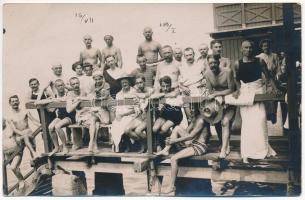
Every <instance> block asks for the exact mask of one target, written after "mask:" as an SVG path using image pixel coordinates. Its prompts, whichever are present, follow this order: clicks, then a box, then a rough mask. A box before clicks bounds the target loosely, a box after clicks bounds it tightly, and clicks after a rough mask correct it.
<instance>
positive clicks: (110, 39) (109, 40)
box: [104, 35, 113, 47]
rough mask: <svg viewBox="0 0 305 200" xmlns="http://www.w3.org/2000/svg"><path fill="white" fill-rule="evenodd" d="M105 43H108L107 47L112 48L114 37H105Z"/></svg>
mask: <svg viewBox="0 0 305 200" xmlns="http://www.w3.org/2000/svg"><path fill="white" fill-rule="evenodd" d="M104 41H105V42H106V44H107V46H108V47H110V46H112V41H113V36H112V35H105V36H104Z"/></svg>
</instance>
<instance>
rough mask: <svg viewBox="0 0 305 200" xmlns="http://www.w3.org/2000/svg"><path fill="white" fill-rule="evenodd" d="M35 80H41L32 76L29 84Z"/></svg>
mask: <svg viewBox="0 0 305 200" xmlns="http://www.w3.org/2000/svg"><path fill="white" fill-rule="evenodd" d="M33 81H37V82H38V83H39V81H38V79H37V78H31V79H30V80H29V85H30V84H31V83H32V82H33Z"/></svg>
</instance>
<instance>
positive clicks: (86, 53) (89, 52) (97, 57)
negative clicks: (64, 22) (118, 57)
mask: <svg viewBox="0 0 305 200" xmlns="http://www.w3.org/2000/svg"><path fill="white" fill-rule="evenodd" d="M83 41H84V43H85V45H86V48H85V49H84V50H83V51H82V52H80V57H79V61H80V62H81V63H82V64H83V63H90V64H92V65H93V70H94V71H95V70H97V69H99V68H101V63H102V54H101V51H100V50H99V49H97V48H93V47H92V37H91V36H90V35H85V36H84V40H83ZM98 61H100V62H98ZM101 70H103V69H102V68H101Z"/></svg>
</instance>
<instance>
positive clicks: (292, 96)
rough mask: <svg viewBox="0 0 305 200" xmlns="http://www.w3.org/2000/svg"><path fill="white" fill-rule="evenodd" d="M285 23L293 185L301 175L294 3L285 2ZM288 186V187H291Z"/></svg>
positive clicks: (290, 172) (290, 176)
mask: <svg viewBox="0 0 305 200" xmlns="http://www.w3.org/2000/svg"><path fill="white" fill-rule="evenodd" d="M283 24H284V38H285V48H286V54H287V57H286V62H287V63H286V64H287V73H288V84H287V95H288V118H289V135H288V141H289V161H290V163H289V172H288V173H289V184H288V186H289V187H291V185H292V186H293V185H294V183H295V180H296V179H295V178H296V177H297V176H300V162H301V160H300V156H301V151H300V150H301V149H300V139H301V138H300V130H299V123H298V122H299V120H298V104H297V103H296V99H297V71H296V51H295V50H296V49H295V48H296V47H295V46H294V44H295V43H296V42H300V41H294V39H295V37H294V19H293V4H292V3H283ZM289 187H288V188H289ZM287 192H288V195H292V193H293V189H292V191H291V189H289V191H287Z"/></svg>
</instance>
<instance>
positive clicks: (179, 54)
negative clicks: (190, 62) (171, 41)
mask: <svg viewBox="0 0 305 200" xmlns="http://www.w3.org/2000/svg"><path fill="white" fill-rule="evenodd" d="M182 55H183V53H182V49H180V48H175V49H174V58H175V60H177V61H178V62H181V60H182Z"/></svg>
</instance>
